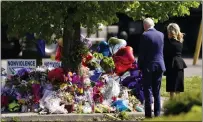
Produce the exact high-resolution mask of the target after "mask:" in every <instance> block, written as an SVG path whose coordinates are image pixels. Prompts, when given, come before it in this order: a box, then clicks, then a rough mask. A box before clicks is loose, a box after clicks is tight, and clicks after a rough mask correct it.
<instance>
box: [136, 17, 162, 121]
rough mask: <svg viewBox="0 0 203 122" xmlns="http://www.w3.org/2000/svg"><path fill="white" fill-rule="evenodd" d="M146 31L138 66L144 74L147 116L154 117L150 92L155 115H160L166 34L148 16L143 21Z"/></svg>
mask: <svg viewBox="0 0 203 122" xmlns="http://www.w3.org/2000/svg"><path fill="white" fill-rule="evenodd" d="M143 26H144V30H145V32H144V33H143V34H142V36H141V40H140V45H139V56H138V67H139V68H140V70H141V71H142V74H143V81H142V83H143V88H144V97H145V104H144V105H145V117H146V118H151V117H152V107H151V99H150V95H151V94H150V92H151V91H152V94H153V97H154V116H155V117H157V116H160V111H161V103H160V87H161V80H162V75H163V72H164V71H165V64H164V59H163V47H164V35H163V33H161V32H159V31H157V30H156V29H155V28H154V21H153V20H152V19H151V18H146V19H144V21H143Z"/></svg>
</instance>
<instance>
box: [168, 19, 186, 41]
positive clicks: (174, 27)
mask: <svg viewBox="0 0 203 122" xmlns="http://www.w3.org/2000/svg"><path fill="white" fill-rule="evenodd" d="M167 32H168V34H169V35H170V36H169V37H170V38H174V39H176V40H177V41H180V42H181V43H182V42H183V36H184V33H181V32H180V27H179V26H178V24H176V23H170V24H169V25H168V26H167Z"/></svg>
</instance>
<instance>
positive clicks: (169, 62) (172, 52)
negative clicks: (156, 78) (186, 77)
mask: <svg viewBox="0 0 203 122" xmlns="http://www.w3.org/2000/svg"><path fill="white" fill-rule="evenodd" d="M182 49H183V44H182V43H180V42H178V41H176V40H175V39H169V40H168V39H166V40H165V45H164V61H165V65H166V72H167V70H171V69H177V70H179V69H184V68H187V65H186V63H185V62H184V60H183V59H182V57H181V55H182Z"/></svg>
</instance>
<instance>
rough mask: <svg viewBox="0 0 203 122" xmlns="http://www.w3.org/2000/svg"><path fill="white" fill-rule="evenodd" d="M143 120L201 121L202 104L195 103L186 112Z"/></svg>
mask: <svg viewBox="0 0 203 122" xmlns="http://www.w3.org/2000/svg"><path fill="white" fill-rule="evenodd" d="M144 121H182V122H183V121H202V106H196V105H195V106H193V107H192V108H191V110H190V111H189V112H188V113H181V114H179V115H169V116H162V117H157V118H153V119H145V120H144Z"/></svg>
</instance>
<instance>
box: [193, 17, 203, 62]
mask: <svg viewBox="0 0 203 122" xmlns="http://www.w3.org/2000/svg"><path fill="white" fill-rule="evenodd" d="M201 46H202V20H201V24H200V28H199V34H198V38H197V43H196V49H195V54H194V59H193V65H196V63H197V60H198V58H199V53H200V49H201Z"/></svg>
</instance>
